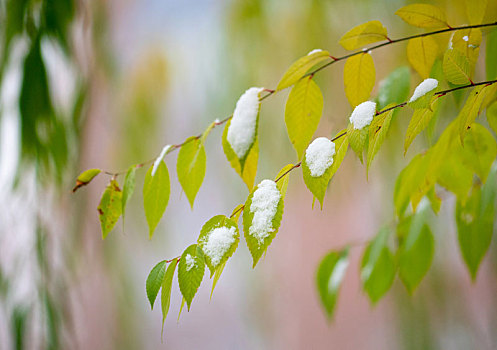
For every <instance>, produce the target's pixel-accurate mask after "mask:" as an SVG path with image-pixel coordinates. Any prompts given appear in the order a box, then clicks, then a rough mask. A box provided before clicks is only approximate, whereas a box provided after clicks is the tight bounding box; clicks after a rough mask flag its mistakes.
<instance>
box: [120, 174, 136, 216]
mask: <svg viewBox="0 0 497 350" xmlns="http://www.w3.org/2000/svg"><path fill="white" fill-rule="evenodd" d="M135 177H136V165H132V166H130V167H129V169H128V171H127V172H126V176H125V177H124V185H123V198H122V213H123V220H124V214H125V213H126V204H127V203H128V200H129V199H130V198H131V196H132V195H133V192H134V191H135Z"/></svg>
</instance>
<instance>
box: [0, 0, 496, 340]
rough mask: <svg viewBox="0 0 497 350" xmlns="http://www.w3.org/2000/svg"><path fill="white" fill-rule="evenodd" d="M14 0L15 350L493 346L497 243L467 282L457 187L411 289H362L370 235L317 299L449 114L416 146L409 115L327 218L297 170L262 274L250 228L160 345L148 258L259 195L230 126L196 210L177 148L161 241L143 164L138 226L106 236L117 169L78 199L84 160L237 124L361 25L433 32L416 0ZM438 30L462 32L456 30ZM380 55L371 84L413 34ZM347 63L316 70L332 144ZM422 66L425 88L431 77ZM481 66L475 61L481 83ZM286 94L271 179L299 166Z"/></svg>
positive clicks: (5, 234) (180, 245)
mask: <svg viewBox="0 0 497 350" xmlns="http://www.w3.org/2000/svg"><path fill="white" fill-rule="evenodd" d="M460 2H462V1H448V0H446V1H443V0H442V1H439V2H438V5H439V6H440V7H442V8H444V9H445V11H446V13H447V14H448V18H449V19H450V21H451V23H456V24H457V25H462V24H464V23H465V17H464V10H463V6H462V4H460ZM0 3H1V20H0V30H1V36H2V37H1V40H2V43H1V57H0V65H1V66H0V79H1V93H0V348H1V349H116V348H119V349H157V348H165V349H199V348H203V349H304V348H306V349H330V348H338V349H495V348H497V333H496V332H495V329H496V327H497V299H496V298H495V295H497V283H496V282H497V281H496V279H497V254H496V252H497V250H496V243H495V242H493V243H492V246H491V248H490V254H488V255H487V256H486V258H485V260H484V262H483V265H482V268H481V269H480V273H479V275H478V279H477V281H476V282H475V283H471V281H470V277H469V273H468V272H467V270H466V267H465V266H464V264H463V261H462V259H461V256H460V253H459V250H458V246H457V237H456V234H455V229H454V223H453V222H454V220H453V212H454V202H453V200H452V199H451V198H450V196H448V198H447V200H444V202H443V205H442V210H441V212H440V213H439V215H438V217H437V219H436V221H435V223H434V224H435V226H434V227H436V229H435V230H434V233H435V237H436V255H435V261H434V263H433V266H432V268H431V269H430V271H429V273H428V275H427V276H426V278H425V279H424V280H423V282H422V283H421V285H420V287H419V288H418V289H417V290H416V292H415V293H414V295H412V296H409V295H408V293H407V291H406V289H405V288H404V286H403V285H401V283H399V281H396V282H395V283H394V287H393V288H392V290H391V291H390V292H389V293H388V294H387V297H386V298H384V299H383V300H381V301H380V302H379V304H378V305H376V306H374V307H373V306H371V305H370V303H369V300H368V299H367V296H366V295H365V294H364V293H363V292H362V291H361V285H360V276H359V261H360V258H361V256H362V253H363V247H362V246H360V245H358V246H355V247H353V248H352V250H351V264H350V265H349V268H348V271H347V274H346V277H345V280H344V283H343V285H342V289H341V292H340V295H339V300H338V304H337V309H336V312H335V316H334V320H333V321H332V322H328V321H327V320H326V317H325V314H324V312H323V311H322V310H321V307H320V304H319V300H318V297H317V292H316V289H315V281H314V280H315V270H316V268H317V265H318V263H319V261H320V259H321V258H322V257H323V255H325V254H326V253H327V252H328V251H330V250H332V249H340V248H343V247H344V246H345V245H347V244H348V243H351V242H362V241H366V240H367V239H369V238H371V237H373V236H374V235H375V234H376V232H377V231H378V229H379V228H380V227H381V226H382V225H383V224H385V223H389V222H391V221H392V219H393V218H394V213H393V208H392V193H393V188H394V183H395V179H396V177H397V175H398V174H399V172H400V170H401V169H402V167H403V166H405V165H406V164H407V163H408V161H409V160H410V159H411V158H412V157H413V155H415V154H417V153H418V152H419V151H421V150H422V149H424V148H426V146H427V145H429V144H430V142H432V140H433V138H434V137H435V138H436V135H437V132H439V130H440V128H437V126H436V125H434V126H433V127H432V128H431V132H429V133H426V136H425V137H424V138H423V137H419V138H418V139H417V140H416V142H415V145H414V146H413V147H412V148H411V149H410V151H409V152H408V153H407V155H406V156H405V157H404V155H403V151H402V149H401V147H400V145H401V144H402V143H403V135H404V133H405V130H406V127H407V123H408V118H407V113H406V112H405V111H401V112H400V113H399V114H398V115H397V117H396V119H395V122H394V124H393V126H392V130H391V132H390V134H389V135H390V136H389V138H388V139H387V141H386V142H385V146H384V147H383V149H382V151H381V152H380V154H379V155H378V157H377V159H376V160H375V163H374V164H373V166H372V169H371V171H370V175H369V181H367V180H366V174H365V167H364V166H362V165H361V164H360V162H359V161H358V160H357V158H356V157H354V156H353V155H352V153H350V154H349V155H348V156H347V157H346V159H345V161H344V163H343V165H342V168H341V169H340V171H339V172H338V174H337V175H336V176H335V178H334V180H333V181H332V183H331V185H330V188H329V191H328V194H327V197H326V198H325V203H324V209H323V210H322V211H321V210H319V208H317V207H316V208H315V209H314V210H312V209H311V203H312V195H311V194H310V192H308V190H307V189H306V188H305V185H304V183H303V180H302V177H301V171H300V170H296V171H294V172H292V174H291V178H290V186H289V190H288V194H287V197H286V203H285V214H284V216H283V222H282V226H281V228H280V230H279V233H278V235H277V238H276V239H275V240H274V241H273V243H272V245H271V246H270V248H269V250H268V254H267V256H266V258H265V259H264V260H263V261H261V262H260V263H259V264H258V266H257V267H256V268H255V269H254V270H253V269H252V268H251V266H252V260H251V257H250V254H249V252H248V249H247V248H246V245H245V244H244V242H243V240H242V242H241V244H240V246H239V248H238V250H237V252H236V254H235V255H234V256H233V257H232V258H231V259H230V262H229V264H227V266H226V269H225V270H224V273H223V275H222V277H221V279H220V281H219V283H218V285H217V287H216V290H215V292H214V295H213V297H212V300H211V301H209V293H210V288H211V281H210V280H208V278H207V277H205V276H204V281H203V285H202V286H201V287H200V289H199V293H198V295H197V296H196V298H195V300H194V302H193V305H192V308H191V311H190V312H186V311H183V314H182V315H181V318H180V319H179V321H178V322H177V321H176V315H177V314H178V311H179V307H180V302H181V296H180V292H179V288H178V287H177V283H175V284H174V286H173V292H172V302H171V310H170V314H169V317H168V319H167V320H166V323H165V328H164V342H163V343H161V318H162V316H161V313H160V308H159V307H156V309H155V310H154V311H153V312H152V311H150V306H149V304H148V301H147V298H146V293H145V280H146V277H147V275H148V273H149V271H150V269H151V268H152V267H153V266H154V265H155V264H156V263H157V262H159V261H160V260H163V259H166V258H172V257H175V256H177V255H179V254H180V253H181V252H182V251H183V249H184V248H185V247H186V246H187V245H189V244H191V243H193V242H195V241H196V239H197V236H198V234H199V231H200V228H201V227H202V225H203V223H204V222H205V221H207V220H208V219H209V218H210V217H212V216H213V215H216V214H229V213H230V212H231V210H232V209H233V208H234V207H235V206H236V205H238V204H239V203H242V202H244V201H245V198H246V196H247V194H248V193H247V189H246V187H245V185H244V184H243V182H242V181H241V179H240V178H239V177H238V175H237V174H236V173H235V172H234V171H233V169H231V167H230V165H229V163H228V161H227V160H226V159H225V156H224V154H223V151H222V147H221V133H222V128H216V129H215V130H214V131H213V132H212V133H211V135H210V136H209V138H208V140H207V144H206V152H207V172H206V177H205V180H204V184H203V186H202V188H201V190H200V192H199V195H198V197H197V200H196V202H195V206H194V210H193V212H192V210H191V209H190V206H189V204H188V201H187V199H186V197H185V196H184V195H182V193H181V188H180V185H179V183H178V181H177V179H176V177H175V176H176V175H175V167H176V155H177V153H172V154H170V155H168V156H167V157H166V163H167V165H168V167H169V170H170V174H171V176H172V178H171V186H172V192H171V197H170V202H169V206H168V208H167V210H166V213H165V215H164V216H163V218H162V221H161V223H160V226H159V228H158V230H157V231H156V233H155V236H154V237H153V239H152V240H149V239H148V228H147V224H146V220H145V216H144V213H143V205H142V196H141V186H142V183H143V178H144V173H145V171H139V172H138V174H139V175H138V178H137V184H138V185H137V189H136V191H135V195H134V197H133V198H132V199H131V201H130V204H129V206H128V210H127V219H126V225H125V227H123V225H122V222H121V221H120V222H119V223H118V225H116V227H115V229H114V231H113V232H112V233H111V234H110V235H109V236H108V237H107V239H106V240H105V241H102V239H101V233H100V226H99V222H98V215H97V210H96V208H97V206H98V203H99V200H100V196H101V193H102V192H103V190H104V188H105V186H106V184H107V182H108V181H109V177H106V176H105V175H100V176H99V177H97V178H96V179H95V180H94V181H93V182H92V183H91V185H89V186H87V187H85V188H83V189H81V190H80V191H78V192H77V193H76V194H72V193H71V188H72V186H73V185H74V179H75V178H76V176H77V175H78V174H79V173H80V172H81V171H83V170H85V169H88V168H102V169H105V170H109V171H119V170H125V169H127V168H128V167H129V166H130V165H131V164H135V163H139V162H142V161H145V160H148V159H151V158H153V157H155V156H157V155H158V153H159V152H160V150H161V148H162V147H163V146H164V145H165V144H167V143H179V142H181V141H182V140H184V139H185V138H187V137H188V136H191V135H196V134H198V133H200V132H202V131H203V130H204V129H205V128H206V127H207V126H208V125H209V123H210V122H212V121H213V120H214V119H216V118H219V119H222V118H224V117H226V116H229V115H230V114H231V113H232V111H233V108H234V105H235V102H236V100H237V99H238V97H239V96H240V95H241V94H242V93H243V92H244V91H245V90H246V89H247V88H248V87H250V86H264V87H267V88H274V87H275V85H276V83H277V82H278V80H279V78H280V77H281V76H282V74H283V73H284V71H285V70H286V68H287V67H288V66H289V65H290V64H291V63H292V62H293V61H294V60H296V59H297V58H298V57H301V56H303V55H305V54H306V53H307V52H309V51H310V50H312V49H316V48H323V49H327V50H329V51H330V52H331V53H332V55H334V56H340V55H343V54H344V53H345V51H344V50H343V49H342V48H341V47H340V46H339V45H338V40H339V39H340V37H341V36H342V35H343V34H344V33H345V32H346V31H347V30H349V29H350V28H352V27H353V26H355V25H357V24H360V23H362V22H365V21H368V20H373V19H377V20H380V21H381V22H382V23H383V24H384V25H385V26H386V27H387V28H388V29H389V33H390V34H391V37H392V38H397V37H401V36H405V35H410V34H414V33H417V32H418V31H417V30H415V29H413V28H412V27H408V26H407V25H406V24H405V23H404V22H402V21H401V20H400V19H399V18H398V17H396V16H395V15H394V12H395V10H396V9H398V8H400V7H402V6H404V5H405V4H406V2H405V1H400V0H399V1H397V0H377V1H366V0H362V1H361V0H359V1H339V0H308V1H302V0H287V1H285V0H183V1H176V0H142V1H136V0H108V1H98V0H57V1H55V0H2V1H1V2H0ZM495 18H497V3H495V2H493V1H489V5H488V11H487V15H486V20H488V21H490V20H492V21H493V20H495ZM437 39H438V40H441V42H442V41H443V40H445V43H446V40H447V37H444V36H439V37H437ZM444 45H445V44H444ZM481 52H482V53H483V52H484V51H483V50H481ZM482 56H483V55H482ZM373 58H374V61H375V65H376V85H375V89H374V90H373V96H375V95H376V93H377V91H378V88H379V86H380V83H379V82H380V81H381V80H382V79H383V78H384V77H386V76H387V75H388V73H390V72H391V71H393V70H394V69H395V68H398V67H400V66H407V64H408V63H407V59H406V54H405V44H398V45H391V46H389V47H388V48H385V49H381V50H377V51H375V52H374V53H373ZM482 59H483V57H481V58H480V60H482ZM480 66H482V65H480ZM342 71H343V67H342V64H341V63H340V64H337V65H333V67H331V68H329V69H326V70H324V71H323V72H321V73H320V74H319V75H318V76H316V78H315V79H316V81H317V83H318V84H319V85H320V87H321V89H322V90H323V94H324V100H325V104H324V114H323V118H322V120H321V123H320V125H319V129H318V131H317V133H316V136H331V135H332V134H333V135H334V134H336V133H337V132H338V131H340V130H341V129H343V128H344V127H345V126H346V123H347V118H348V116H349V114H350V112H351V108H350V106H349V104H348V102H347V99H346V97H345V93H344V89H343V73H342ZM411 73H412V74H411V77H412V79H411V87H412V88H413V87H414V86H416V84H418V83H419V81H420V79H419V77H418V76H417V75H416V73H415V72H414V71H412V70H411ZM483 78H484V72H483V70H482V69H481V67H480V68H477V72H476V80H482V79H483ZM287 94H288V91H284V92H282V93H279V94H277V95H275V96H272V97H271V98H269V99H268V100H266V101H265V102H264V103H263V105H262V110H261V118H260V126H259V135H260V139H259V140H260V148H261V152H260V158H259V168H258V173H257V177H256V182H259V181H260V180H262V179H264V178H273V177H274V176H275V175H276V174H277V172H278V171H279V169H280V168H282V167H283V166H284V165H286V164H287V163H291V162H296V161H297V159H296V154H295V152H294V150H293V149H292V147H291V144H290V142H289V140H288V137H287V135H286V129H285V125H284V104H285V100H286V96H287ZM459 102H460V101H459V100H458V99H457V98H454V96H447V98H446V100H445V106H444V108H443V109H442V113H441V114H440V116H439V120H438V122H439V123H441V124H447V121H448V120H451V118H453V117H454V116H455V113H457V106H458V103H459ZM404 113H406V114H404ZM121 180H122V179H121Z"/></svg>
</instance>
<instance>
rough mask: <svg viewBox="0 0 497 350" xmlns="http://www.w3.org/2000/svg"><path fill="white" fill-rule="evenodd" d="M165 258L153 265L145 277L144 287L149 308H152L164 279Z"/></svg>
mask: <svg viewBox="0 0 497 350" xmlns="http://www.w3.org/2000/svg"><path fill="white" fill-rule="evenodd" d="M166 265H167V262H166V260H162V261H161V262H160V263H158V264H157V265H155V266H154V268H153V269H152V270H151V271H150V273H149V274H148V277H147V282H146V283H145V287H146V290H147V298H148V301H149V302H150V308H151V309H152V310H153V309H154V303H155V299H156V298H157V294H158V293H159V289H160V287H161V286H162V281H164V276H165V274H166Z"/></svg>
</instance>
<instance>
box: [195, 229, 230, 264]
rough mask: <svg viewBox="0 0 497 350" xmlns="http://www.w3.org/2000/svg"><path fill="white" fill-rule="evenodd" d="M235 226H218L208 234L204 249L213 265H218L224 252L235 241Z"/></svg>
mask: <svg viewBox="0 0 497 350" xmlns="http://www.w3.org/2000/svg"><path fill="white" fill-rule="evenodd" d="M235 235H236V228H235V227H229V228H228V227H225V226H224V227H216V228H215V229H213V230H212V231H211V232H210V233H209V236H208V239H207V242H206V243H205V245H204V246H203V251H204V253H205V255H207V256H208V257H209V258H210V259H211V263H212V266H214V267H216V266H217V265H219V263H220V262H221V259H222V258H223V256H224V254H226V252H227V251H228V250H229V249H230V247H231V246H232V245H233V243H235Z"/></svg>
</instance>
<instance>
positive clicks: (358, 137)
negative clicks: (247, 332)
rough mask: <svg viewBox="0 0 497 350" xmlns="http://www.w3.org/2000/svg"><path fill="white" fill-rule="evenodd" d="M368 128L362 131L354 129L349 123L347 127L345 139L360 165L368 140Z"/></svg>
mask: <svg viewBox="0 0 497 350" xmlns="http://www.w3.org/2000/svg"><path fill="white" fill-rule="evenodd" d="M368 134H369V126H366V127H364V128H362V129H354V125H353V124H352V123H349V126H348V127H347V139H348V140H349V144H350V148H352V150H353V151H354V152H355V154H356V155H357V157H359V160H360V161H361V163H362V153H363V152H364V148H365V147H366V142H367V140H368Z"/></svg>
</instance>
